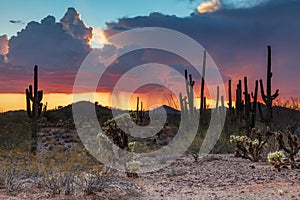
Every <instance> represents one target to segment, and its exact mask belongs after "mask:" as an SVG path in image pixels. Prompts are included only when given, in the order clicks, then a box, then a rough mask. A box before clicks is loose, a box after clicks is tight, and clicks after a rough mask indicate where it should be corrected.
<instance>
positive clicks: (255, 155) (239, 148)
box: [229, 129, 269, 162]
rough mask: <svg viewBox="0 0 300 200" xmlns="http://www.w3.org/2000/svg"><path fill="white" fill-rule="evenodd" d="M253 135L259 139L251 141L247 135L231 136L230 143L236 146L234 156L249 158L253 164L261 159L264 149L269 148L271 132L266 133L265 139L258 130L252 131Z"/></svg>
mask: <svg viewBox="0 0 300 200" xmlns="http://www.w3.org/2000/svg"><path fill="white" fill-rule="evenodd" d="M251 135H256V136H257V138H255V139H251V138H249V137H247V136H245V135H243V136H239V135H231V136H230V139H229V140H230V143H233V144H235V145H236V148H235V151H234V155H235V156H236V157H243V158H247V159H249V160H251V161H253V162H257V161H258V160H259V158H260V154H261V153H262V152H263V150H264V147H266V146H267V141H268V139H269V130H267V131H266V134H265V137H263V134H262V133H261V132H260V131H259V130H256V129H252V131H251Z"/></svg>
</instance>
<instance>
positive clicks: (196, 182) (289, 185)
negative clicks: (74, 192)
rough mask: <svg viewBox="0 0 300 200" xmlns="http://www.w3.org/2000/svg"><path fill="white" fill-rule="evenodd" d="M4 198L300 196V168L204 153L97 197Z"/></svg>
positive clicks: (248, 199) (125, 181)
mask: <svg viewBox="0 0 300 200" xmlns="http://www.w3.org/2000/svg"><path fill="white" fill-rule="evenodd" d="M126 187H128V188H126ZM132 187H134V190H132V191H134V194H131V193H130V191H131V189H132ZM95 196H97V197H95ZM0 199H1V200H2V199H5V200H9V199H117V200H121V199H147V200H148V199H155V200H159V199H187V200H194V199H197V200H198V199H199V200H200V199H205V200H206V199H214V200H217V199H218V200H221V199H224V200H225V199H226V200H227V199H234V200H238V199H245V200H251V199H262V200H264V199H266V200H270V199H300V170H299V169H296V170H291V169H283V170H282V171H281V172H275V171H272V166H270V165H269V164H267V163H266V162H257V163H253V162H250V161H248V160H245V159H241V158H235V157H233V155H229V154H225V155H224V154H222V155H202V156H201V157H200V160H199V162H197V163H196V162H194V160H193V158H192V157H189V156H185V157H182V158H181V159H179V160H177V161H176V162H174V163H172V164H171V165H169V166H168V167H166V168H164V169H162V170H160V171H157V172H152V173H147V174H141V175H140V178H137V179H132V178H124V177H123V178H122V179H120V182H119V183H118V184H117V185H116V183H115V185H114V186H112V187H111V188H106V189H104V191H103V192H100V193H97V194H96V195H94V196H80V197H77V198H75V197H74V196H71V195H70V196H64V195H58V196H51V195H50V196H47V195H41V194H38V193H35V194H34V192H32V191H31V192H30V191H28V192H21V193H18V194H17V195H16V196H10V195H7V194H6V193H5V192H4V191H2V192H0Z"/></svg>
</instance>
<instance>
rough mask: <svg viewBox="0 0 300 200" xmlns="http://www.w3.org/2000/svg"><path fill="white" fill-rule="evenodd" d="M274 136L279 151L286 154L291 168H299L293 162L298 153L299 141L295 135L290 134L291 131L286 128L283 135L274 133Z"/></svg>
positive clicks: (299, 148)
mask: <svg viewBox="0 0 300 200" xmlns="http://www.w3.org/2000/svg"><path fill="white" fill-rule="evenodd" d="M284 135H285V136H286V138H287V141H285V140H284ZM275 136H276V137H275V138H276V140H277V143H278V144H279V149H280V150H284V151H285V152H286V153H287V155H288V158H289V162H290V166H291V168H292V169H294V168H299V167H300V166H299V165H297V163H296V161H295V156H296V155H297V153H298V152H299V151H300V140H299V139H298V137H297V135H295V134H292V132H291V130H290V129H289V128H287V130H286V131H285V133H282V132H281V131H278V132H276V133H275Z"/></svg>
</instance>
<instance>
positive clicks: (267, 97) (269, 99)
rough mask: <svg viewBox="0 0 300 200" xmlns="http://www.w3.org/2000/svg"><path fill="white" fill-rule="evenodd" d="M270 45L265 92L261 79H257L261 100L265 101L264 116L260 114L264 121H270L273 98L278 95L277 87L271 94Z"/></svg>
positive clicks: (269, 47) (269, 48)
mask: <svg viewBox="0 0 300 200" xmlns="http://www.w3.org/2000/svg"><path fill="white" fill-rule="evenodd" d="M271 66H272V65H271V46H268V63H267V91H266V93H265V91H264V85H263V81H262V79H260V80H259V83H260V91H261V97H262V100H263V101H264V102H265V104H266V107H267V109H266V111H267V112H266V117H265V118H264V117H263V116H262V113H260V114H261V117H262V118H263V119H264V120H265V121H266V122H270V121H271V120H272V118H273V113H272V103H273V100H275V99H276V98H277V97H278V95H279V90H278V89H277V90H276V92H275V93H274V94H273V95H272V91H271V89H272V87H271V83H272V82H271V79H272V76H273V74H272V71H271Z"/></svg>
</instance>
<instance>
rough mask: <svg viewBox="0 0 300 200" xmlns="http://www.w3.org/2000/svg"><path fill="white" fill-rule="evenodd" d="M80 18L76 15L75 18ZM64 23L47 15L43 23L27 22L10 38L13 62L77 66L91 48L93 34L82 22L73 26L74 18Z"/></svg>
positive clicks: (10, 54) (55, 68) (49, 66)
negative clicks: (90, 41) (90, 40)
mask: <svg viewBox="0 0 300 200" xmlns="http://www.w3.org/2000/svg"><path fill="white" fill-rule="evenodd" d="M68 13H71V14H68ZM72 14H74V12H73V10H71V9H68V12H67V14H66V15H67V16H72ZM78 17H79V16H77V18H78ZM77 18H74V20H75V21H76V22H78V19H77ZM76 19H77V20H76ZM80 22H81V21H80ZM64 23H65V25H64V26H63V25H62V24H61V23H58V22H56V21H55V18H54V17H53V16H48V17H46V18H44V19H43V20H41V22H40V23H39V22H30V23H28V24H27V26H26V27H25V29H22V30H21V31H20V32H18V33H17V36H13V37H11V39H10V40H9V43H8V45H9V53H8V55H7V57H8V60H9V62H10V64H11V65H13V66H24V67H28V66H33V65H36V64H38V65H40V66H41V67H42V68H44V69H48V70H57V69H77V68H78V67H79V66H80V64H81V62H82V61H83V59H84V58H85V56H86V55H87V54H88V53H89V52H90V46H89V43H88V42H89V39H90V38H91V37H92V33H91V31H90V30H91V29H90V28H86V27H85V25H84V24H81V23H79V22H78V23H75V22H74V23H73V24H77V25H74V26H73V24H72V23H71V22H69V26H67V24H68V23H67V22H64ZM78 24H80V25H78ZM66 27H69V29H67V28H66ZM80 28H81V29H82V30H81V31H80Z"/></svg>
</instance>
